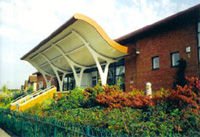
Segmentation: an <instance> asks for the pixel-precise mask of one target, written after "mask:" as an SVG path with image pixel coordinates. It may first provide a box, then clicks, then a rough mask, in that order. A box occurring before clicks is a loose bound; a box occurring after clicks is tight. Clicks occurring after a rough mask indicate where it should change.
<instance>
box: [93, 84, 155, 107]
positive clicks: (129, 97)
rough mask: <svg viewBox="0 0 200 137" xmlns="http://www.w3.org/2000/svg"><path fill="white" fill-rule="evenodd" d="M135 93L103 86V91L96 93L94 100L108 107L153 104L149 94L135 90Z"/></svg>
mask: <svg viewBox="0 0 200 137" xmlns="http://www.w3.org/2000/svg"><path fill="white" fill-rule="evenodd" d="M136 93H137V94H135V93H134V91H132V92H122V91H120V90H116V88H113V87H109V86H105V87H104V92H102V93H100V94H98V95H97V97H96V100H97V102H98V103H99V104H100V105H104V106H107V107H109V108H122V107H133V108H143V107H146V106H152V105H154V103H153V101H152V100H151V98H150V97H149V96H145V95H143V94H142V93H139V92H138V91H136Z"/></svg>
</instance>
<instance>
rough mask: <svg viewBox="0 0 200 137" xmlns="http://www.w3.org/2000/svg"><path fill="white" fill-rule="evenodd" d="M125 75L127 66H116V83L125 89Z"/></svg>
mask: <svg viewBox="0 0 200 137" xmlns="http://www.w3.org/2000/svg"><path fill="white" fill-rule="evenodd" d="M124 75H125V67H124V66H118V67H116V74H115V79H116V80H115V81H116V83H115V84H116V85H118V86H120V88H121V89H123V90H124V89H125V80H124Z"/></svg>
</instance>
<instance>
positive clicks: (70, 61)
mask: <svg viewBox="0 0 200 137" xmlns="http://www.w3.org/2000/svg"><path fill="white" fill-rule="evenodd" d="M55 48H56V49H57V50H58V51H59V52H60V53H61V54H62V56H63V57H64V58H65V60H66V61H67V62H68V64H69V65H70V67H71V69H72V72H73V74H74V78H75V81H76V86H77V87H80V86H81V80H82V76H83V72H84V70H85V69H86V68H87V67H85V66H81V65H79V64H77V63H75V62H74V61H73V60H71V59H70V58H69V57H68V56H67V55H65V53H64V51H63V50H62V49H61V48H60V47H59V46H58V45H56V44H55ZM76 67H78V68H80V73H79V75H78V74H77V72H76Z"/></svg>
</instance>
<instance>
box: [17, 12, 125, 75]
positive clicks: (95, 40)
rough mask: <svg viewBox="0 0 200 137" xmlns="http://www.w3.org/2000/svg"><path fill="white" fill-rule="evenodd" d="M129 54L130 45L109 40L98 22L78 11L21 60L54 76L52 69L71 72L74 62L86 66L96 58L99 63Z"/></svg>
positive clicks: (92, 63) (91, 64)
mask: <svg viewBox="0 0 200 137" xmlns="http://www.w3.org/2000/svg"><path fill="white" fill-rule="evenodd" d="M126 54H127V47H125V46H122V45H120V44H119V43H117V42H115V41H114V40H112V39H110V38H109V37H108V35H107V34H106V33H105V32H104V31H103V29H102V28H101V27H100V26H99V25H98V24H97V23H96V22H95V21H93V20H92V19H90V18H88V17H86V16H84V15H82V14H75V15H74V16H73V17H72V18H71V19H70V20H69V21H67V22H66V23H65V24H63V25H62V26H61V27H60V28H58V29H57V30H56V31H55V32H53V33H52V34H51V35H50V36H49V37H47V38H46V39H45V40H43V41H42V42H41V43H39V44H38V45H37V46H36V47H35V48H33V49H32V50H31V51H29V52H28V53H27V54H25V55H24V56H23V57H22V58H21V59H22V60H26V61H28V62H30V63H31V64H32V65H33V66H34V67H35V68H36V69H38V70H39V71H44V72H46V74H49V75H53V76H55V73H54V70H53V69H52V68H56V70H58V71H59V72H72V65H74V66H75V67H77V68H78V67H85V68H87V67H91V66H94V65H95V64H96V62H95V59H96V58H97V59H98V61H99V62H100V63H102V62H112V61H115V60H116V59H118V58H120V57H122V56H124V55H126ZM95 56H96V57H95Z"/></svg>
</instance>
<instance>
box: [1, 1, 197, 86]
mask: <svg viewBox="0 0 200 137" xmlns="http://www.w3.org/2000/svg"><path fill="white" fill-rule="evenodd" d="M199 3H200V0H0V88H1V87H2V86H3V85H4V84H6V85H7V86H8V87H9V88H20V86H21V85H22V84H23V83H24V80H26V79H27V78H28V76H29V75H30V74H31V73H33V72H35V71H36V70H35V69H34V68H33V67H32V66H31V65H30V64H29V63H28V62H25V61H21V60H20V57H22V56H23V55H24V54H25V53H27V52H28V51H29V50H31V49H32V48H34V47H35V46H36V45H37V44H38V43H39V42H40V41H42V40H43V39H45V38H46V37H47V36H49V35H50V33H52V32H53V31H54V30H55V29H57V28H58V27H59V26H61V25H62V24H63V23H64V22H65V21H67V20H68V19H69V18H70V17H72V16H73V15H74V14H75V13H82V14H85V15H87V16H89V17H91V18H92V19H94V20H95V21H96V22H97V23H98V24H99V25H100V26H102V28H103V29H104V30H105V31H106V33H107V34H108V35H109V36H110V37H111V38H112V39H115V38H118V37H120V36H122V35H124V34H127V33H129V32H131V31H134V30H136V29H139V28H141V27H143V26H145V25H148V24H151V23H153V22H156V21H158V20H160V19H162V18H165V17H167V16H169V15H172V14H175V13H177V12H179V11H181V10H184V9H187V8H189V7H191V6H194V5H196V4H199Z"/></svg>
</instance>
